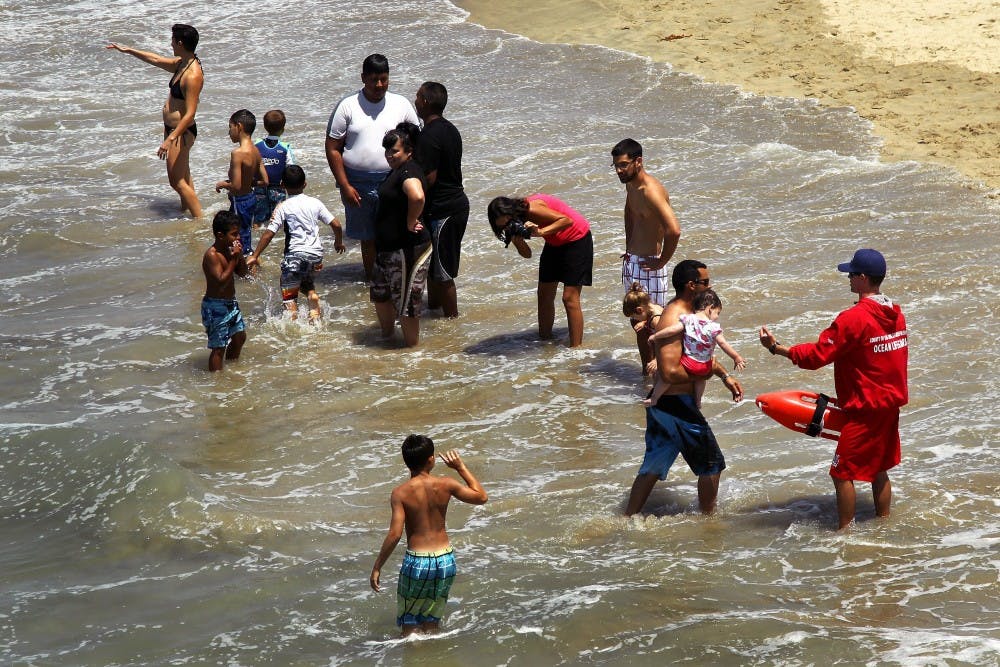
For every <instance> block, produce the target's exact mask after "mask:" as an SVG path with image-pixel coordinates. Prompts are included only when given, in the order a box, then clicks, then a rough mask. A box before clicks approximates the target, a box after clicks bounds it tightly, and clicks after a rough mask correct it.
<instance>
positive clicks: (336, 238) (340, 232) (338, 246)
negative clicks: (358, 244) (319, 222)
mask: <svg viewBox="0 0 1000 667" xmlns="http://www.w3.org/2000/svg"><path fill="white" fill-rule="evenodd" d="M330 229H332V230H333V249H334V250H336V251H337V254H338V255H342V254H344V251H345V250H347V246H345V245H344V228H343V227H341V226H340V220H337V219H336V218H334V219H333V220H331V221H330Z"/></svg>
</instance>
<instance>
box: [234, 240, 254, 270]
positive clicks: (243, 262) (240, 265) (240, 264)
mask: <svg viewBox="0 0 1000 667" xmlns="http://www.w3.org/2000/svg"><path fill="white" fill-rule="evenodd" d="M237 243H239V242H238V241H237ZM235 253H236V257H237V259H236V268H234V269H233V273H235V274H236V275H238V276H239V277H240V278H246V277H247V273H249V272H250V265H249V264H247V258H246V255H244V254H243V245H242V244H240V248H239V250H236V251H235Z"/></svg>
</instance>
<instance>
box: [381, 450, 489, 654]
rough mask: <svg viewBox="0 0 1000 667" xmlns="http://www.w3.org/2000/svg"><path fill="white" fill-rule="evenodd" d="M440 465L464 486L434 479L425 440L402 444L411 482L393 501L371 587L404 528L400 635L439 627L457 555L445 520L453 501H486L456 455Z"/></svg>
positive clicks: (398, 617) (398, 618)
mask: <svg viewBox="0 0 1000 667" xmlns="http://www.w3.org/2000/svg"><path fill="white" fill-rule="evenodd" d="M440 456H441V460H442V461H444V464H445V465H446V466H448V467H449V468H452V469H453V470H455V471H456V472H457V473H458V474H459V475H460V476H461V477H462V480H463V481H464V482H465V484H464V485H463V484H461V483H460V482H458V480H455V479H453V478H451V477H435V476H432V475H431V470H433V468H434V462H435V461H434V443H433V441H431V439H430V438H428V437H427V436H423V435H413V434H411V435H409V436H407V438H406V440H404V441H403V461H404V462H405V463H406V467H407V468H409V470H410V479H409V480H408V481H406V482H404V483H403V484H400V485H399V486H397V487H396V488H395V489H393V491H392V495H391V496H390V497H389V506H390V507H391V509H392V517H391V518H390V519H389V533H388V534H387V535H386V536H385V540H384V541H383V542H382V548H381V549H380V550H379V552H378V558H376V559H375V566H374V567H373V568H372V573H371V577H369V580H368V581H369V583H370V584H371V587H372V589H373V590H374V591H376V592H378V591H381V590H382V589H381V587H380V586H379V577H380V575H381V571H382V566H383V565H385V562H386V560H388V559H389V556H390V555H392V552H393V550H394V549H395V548H396V545H397V544H399V539H400V538H401V537H402V536H403V529H404V528H405V529H406V546H407V549H406V555H405V556H404V558H403V565H402V567H400V570H399V582H398V584H397V585H396V625H398V626H400V628H401V629H402V636H404V637H405V636H407V635H409V634H411V633H413V632H428V631H433V630H436V629H437V628H438V625H439V623H440V622H441V617H442V616H443V615H444V607H445V604H446V603H447V602H448V593H449V591H450V590H451V584H452V581H454V579H455V555H454V550H453V549H452V548H451V542H450V541H449V540H448V534H447V533H446V532H445V525H444V517H445V513H446V512H447V510H448V502H449V501H450V500H451V499H452V497H455V498H458V499H459V500H461V501H462V502H465V503H471V504H473V505H482V504H483V503H485V502H486V500H487V496H486V491H484V490H483V487H482V485H481V484H480V483H479V480H477V479H476V477H475V475H473V474H472V472H470V471H469V469H468V468H466V467H465V463H463V462H462V458H461V457H460V456H459V455H458V452H457V451H455V450H452V451H450V452H446V453H444V454H441V455H440Z"/></svg>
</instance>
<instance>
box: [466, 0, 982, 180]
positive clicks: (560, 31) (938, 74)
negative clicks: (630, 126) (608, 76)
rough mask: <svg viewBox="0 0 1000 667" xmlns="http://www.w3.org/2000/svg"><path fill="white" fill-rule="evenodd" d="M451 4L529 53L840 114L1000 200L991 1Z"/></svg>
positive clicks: (897, 151)
mask: <svg viewBox="0 0 1000 667" xmlns="http://www.w3.org/2000/svg"><path fill="white" fill-rule="evenodd" d="M453 2H455V3H456V4H457V5H458V6H459V7H461V8H462V9H464V10H465V11H467V12H469V17H468V19H467V20H468V21H470V22H474V23H478V24H480V25H484V26H486V27H488V28H499V29H502V30H506V31H508V32H512V33H516V34H520V35H524V36H526V37H529V38H531V39H533V40H536V41H542V42H556V43H569V44H598V45H603V46H607V47H610V48H615V49H620V50H623V51H630V52H633V53H637V54H639V55H641V56H645V57H648V58H651V59H652V60H654V61H657V62H664V63H669V64H670V65H672V66H673V67H674V68H676V69H677V70H680V71H684V72H688V73H691V74H694V75H696V76H699V77H701V78H702V79H704V80H706V81H710V82H715V83H724V84H733V85H737V86H739V87H740V88H741V89H742V90H744V91H746V92H750V93H755V94H760V95H767V96H779V97H794V98H814V99H816V100H818V101H819V102H820V103H821V104H823V105H825V106H831V107H845V106H847V107H851V108H853V109H855V111H856V112H857V113H858V115H859V116H861V117H862V118H865V119H867V120H869V121H871V122H872V123H873V126H874V127H873V133H874V134H875V135H876V136H878V137H880V138H881V139H882V142H883V144H882V149H881V155H882V158H883V159H885V160H887V161H900V160H916V161H920V162H929V163H935V164H939V165H944V166H946V167H951V168H953V169H955V170H957V171H958V172H959V173H960V174H961V175H962V176H964V177H965V179H966V180H967V181H968V187H970V188H975V189H983V190H984V194H986V196H989V197H993V198H996V197H998V196H1000V95H997V91H1000V74H998V72H1000V22H998V21H996V19H993V20H990V19H989V18H988V17H989V16H990V10H991V5H993V6H995V3H994V2H993V1H992V0H956V3H954V5H953V6H949V7H948V8H947V10H944V9H942V10H940V11H938V12H937V13H936V14H935V10H933V9H927V8H925V7H923V5H922V3H921V2H920V0H887V1H886V3H883V4H882V5H879V6H875V7H873V6H871V5H870V4H869V3H865V0H746V1H745V2H742V3H724V2H721V1H720V0H677V1H675V2H672V3H669V4H668V3H660V2H655V1H654V2H652V3H648V4H645V5H641V6H640V5H635V4H627V3H625V2H621V1H618V0H604V1H602V0H566V1H565V2H560V3H551V2H550V3H538V2H529V1H526V0H510V1H509V2H506V3H503V4H499V3H495V2H488V1H487V0H453ZM567 16H572V17H573V19H572V21H571V22H568V21H567V20H566V17H567ZM859 17H860V18H859ZM862 18H863V19H864V20H863V21H862V20H861V19H862ZM931 39H933V40H934V41H933V42H932V41H929V40H931ZM975 68H979V69H980V70H987V71H978V70H977V69H975Z"/></svg>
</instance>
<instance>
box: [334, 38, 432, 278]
mask: <svg viewBox="0 0 1000 667" xmlns="http://www.w3.org/2000/svg"><path fill="white" fill-rule="evenodd" d="M361 82H362V83H363V84H364V86H363V87H362V88H361V90H359V91H358V92H357V93H355V94H353V95H349V96H347V97H345V98H344V99H342V100H341V101H340V102H339V103H338V104H337V107H336V108H335V109H334V110H333V113H332V114H330V121H329V122H328V123H327V126H326V161H327V162H328V163H329V164H330V171H331V172H332V173H333V177H334V178H335V179H336V180H337V187H338V188H340V198H341V200H342V201H343V202H344V218H345V219H346V221H347V236H348V237H350V238H352V239H355V240H357V241H360V242H361V261H362V263H363V264H364V268H365V279H366V280H371V276H372V269H373V268H374V266H375V213H376V211H377V210H378V186H379V183H381V182H382V181H383V180H384V179H385V177H386V175H387V174H388V173H389V171H390V169H389V163H388V162H386V161H385V150H384V149H383V148H382V137H384V136H385V133H386V132H388V131H389V130H391V129H394V128H395V127H396V125H398V124H399V123H402V122H403V121H409V122H411V123H413V124H414V125H418V124H419V122H420V121H419V119H418V118H417V112H416V111H415V110H414V108H413V105H412V104H410V101H409V100H407V99H406V98H405V97H403V96H402V95H396V94H395V93H390V92H388V90H389V61H388V59H387V58H386V57H385V56H383V55H382V54H380V53H373V54H371V55H370V56H368V57H367V58H365V61H364V63H363V64H362V65H361Z"/></svg>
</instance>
